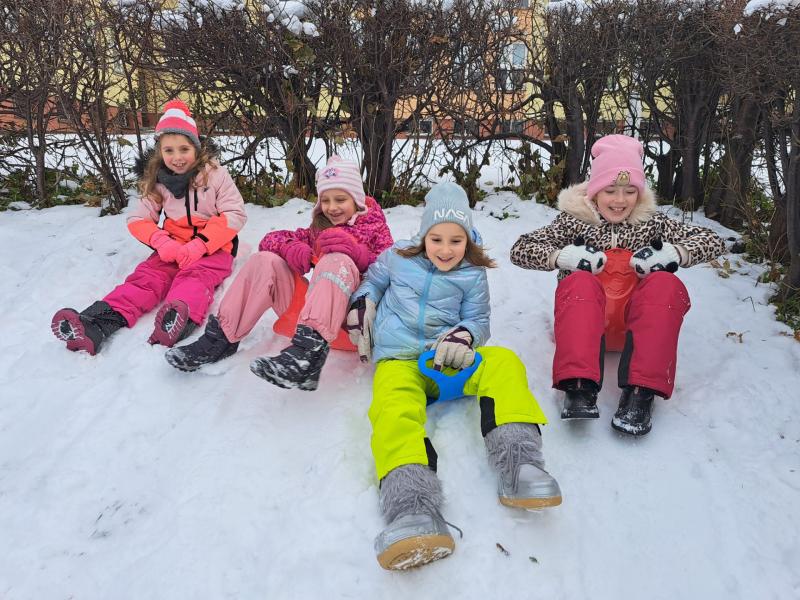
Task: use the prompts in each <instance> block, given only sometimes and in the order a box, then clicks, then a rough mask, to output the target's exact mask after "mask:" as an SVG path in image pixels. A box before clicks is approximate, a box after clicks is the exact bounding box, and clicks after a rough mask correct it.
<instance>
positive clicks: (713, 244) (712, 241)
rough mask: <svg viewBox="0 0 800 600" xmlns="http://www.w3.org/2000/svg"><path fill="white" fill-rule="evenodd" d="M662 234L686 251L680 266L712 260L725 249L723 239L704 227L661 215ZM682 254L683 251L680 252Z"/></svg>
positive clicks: (689, 265) (665, 238) (664, 238)
mask: <svg viewBox="0 0 800 600" xmlns="http://www.w3.org/2000/svg"><path fill="white" fill-rule="evenodd" d="M662 218H663V224H662V228H661V231H662V236H663V240H664V241H665V242H669V243H670V244H675V245H676V246H678V247H679V251H680V250H683V251H685V253H686V259H685V260H684V261H683V262H682V264H681V266H682V267H691V266H694V265H696V264H699V263H704V262H708V261H710V260H714V259H715V258H717V257H718V256H719V255H721V254H724V253H725V251H726V248H725V240H723V239H722V238H721V237H720V236H718V235H717V234H716V233H714V232H713V231H711V230H710V229H708V228H706V227H701V226H700V225H692V224H690V223H683V222H681V221H678V220H676V219H671V218H669V217H668V216H666V215H663V217H662ZM681 254H683V253H681Z"/></svg>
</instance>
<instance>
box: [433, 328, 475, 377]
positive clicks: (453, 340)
mask: <svg viewBox="0 0 800 600" xmlns="http://www.w3.org/2000/svg"><path fill="white" fill-rule="evenodd" d="M433 348H434V349H435V350H436V353H435V354H434V355H433V368H434V369H436V370H437V371H441V370H442V367H443V366H445V367H453V368H454V369H464V368H466V367H468V366H470V365H471V364H472V363H473V362H475V350H473V349H472V335H471V334H470V332H469V331H467V330H466V329H465V328H464V327H456V328H454V329H451V330H450V331H445V332H444V333H443V334H442V335H440V336H439V338H438V339H437V340H436V344H434V346H433Z"/></svg>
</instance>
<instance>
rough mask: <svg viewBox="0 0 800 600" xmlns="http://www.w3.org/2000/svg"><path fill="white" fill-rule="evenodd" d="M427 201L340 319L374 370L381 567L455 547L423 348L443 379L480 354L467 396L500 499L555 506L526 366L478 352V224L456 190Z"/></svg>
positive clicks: (482, 297) (482, 317)
mask: <svg viewBox="0 0 800 600" xmlns="http://www.w3.org/2000/svg"><path fill="white" fill-rule="evenodd" d="M425 201H426V202H425V212H424V213H423V216H422V223H421V225H420V229H419V234H418V235H417V237H415V238H414V239H412V240H405V241H401V242H398V243H396V244H395V245H394V246H393V247H392V248H390V249H389V250H386V251H384V252H383V253H382V254H381V255H380V256H379V257H378V259H377V261H375V263H373V264H372V266H370V268H369V270H368V271H367V275H366V279H365V281H364V282H363V283H362V284H361V286H359V288H358V289H357V290H356V292H355V293H354V294H353V296H352V304H351V307H350V311H349V313H348V315H347V329H348V331H349V332H350V338H351V340H352V341H353V343H354V344H356V345H357V346H358V349H359V354H360V355H361V357H362V360H368V359H369V357H370V356H371V357H372V359H373V360H374V361H375V362H376V363H377V367H376V370H375V379H374V382H373V399H372V405H371V406H370V409H369V418H370V421H371V422H372V452H373V455H374V457H375V464H376V469H377V474H378V480H379V481H380V505H381V510H382V512H383V515H384V518H385V520H386V523H387V527H386V528H385V529H384V530H383V531H382V532H381V533H380V534H379V535H378V537H377V538H376V540H375V550H376V553H377V557H378V562H379V563H380V564H381V566H382V567H384V568H386V569H406V568H409V567H413V566H417V565H421V564H424V563H427V562H430V561H432V560H436V559H438V558H443V557H445V556H447V555H449V554H450V553H451V552H452V551H453V549H454V547H455V544H454V542H453V537H452V536H451V535H450V532H449V530H448V528H447V522H446V521H445V520H444V517H443V516H442V513H441V510H440V506H441V504H442V489H441V484H440V482H439V479H438V478H437V476H436V458H437V457H436V451H435V450H434V448H433V445H432V444H431V441H430V440H429V439H428V438H427V437H426V435H425V419H426V415H425V407H426V405H427V398H428V397H429V396H431V397H435V396H437V395H438V389H437V386H436V384H435V383H434V382H433V380H431V379H430V378H428V377H426V376H425V375H423V374H422V373H421V372H420V370H419V368H418V366H417V359H418V357H419V355H420V354H421V353H422V352H424V351H425V350H428V349H430V348H433V349H435V355H434V358H433V364H434V368H435V369H437V370H443V371H444V372H445V373H447V374H452V373H455V372H456V371H457V370H458V369H462V368H466V367H468V366H470V365H472V363H473V362H474V358H475V352H476V351H479V352H480V354H481V357H482V358H483V360H482V362H481V363H480V365H479V366H478V368H477V370H476V371H475V372H474V373H473V374H472V375H471V376H470V378H469V379H467V382H466V384H465V385H464V395H469V396H477V397H478V398H479V401H480V409H481V431H482V433H483V437H484V440H485V442H486V447H487V450H488V451H489V457H490V462H491V464H492V466H493V467H494V468H495V469H496V471H497V474H498V495H499V498H500V502H501V503H503V504H505V505H507V506H515V507H521V508H542V507H547V506H555V505H557V504H560V503H561V490H560V489H559V487H558V483H557V482H556V480H555V479H553V477H552V476H550V475H549V474H548V473H547V472H546V471H545V470H544V460H543V458H542V452H541V432H540V430H539V424H543V423H546V422H547V419H546V418H545V416H544V414H543V413H542V411H541V409H540V408H539V405H538V404H537V402H536V399H535V398H534V397H533V394H531V392H530V390H529V389H528V380H527V376H526V373H525V367H524V366H523V364H522V362H521V361H520V360H519V358H518V357H517V355H516V354H514V353H513V352H512V351H511V350H508V349H505V348H499V347H486V346H483V344H485V343H486V341H487V340H488V339H489V312H490V311H489V287H488V283H487V278H486V269H487V268H491V267H494V266H495V264H494V261H492V260H491V259H490V258H489V257H488V256H487V255H486V254H485V252H484V250H483V248H482V246H481V239H480V236H479V235H478V233H477V231H475V229H473V226H472V211H471V210H470V207H469V202H468V201H467V195H466V193H465V192H464V190H463V189H462V188H461V187H459V186H458V185H456V184H454V183H440V184H438V185H436V186H434V187H433V188H431V190H430V192H428V194H427V195H426V196H425Z"/></svg>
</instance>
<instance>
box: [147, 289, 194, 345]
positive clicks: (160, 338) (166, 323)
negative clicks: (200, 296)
mask: <svg viewBox="0 0 800 600" xmlns="http://www.w3.org/2000/svg"><path fill="white" fill-rule="evenodd" d="M195 327H196V325H195V324H194V322H193V321H191V320H190V319H189V307H188V306H187V305H186V303H185V302H181V301H180V300H177V301H173V302H167V303H166V304H165V305H164V306H162V307H161V308H160V309H159V310H158V313H157V314H156V321H155V326H154V327H153V333H152V334H151V335H150V338H149V339H148V340H147V342H148V343H149V344H161V345H162V346H166V347H167V348H171V347H172V346H174V345H175V344H177V343H178V342H179V341H181V340H182V339H184V338H185V337H186V336H187V335H189V334H190V333H191V332H192V331H194V329H195Z"/></svg>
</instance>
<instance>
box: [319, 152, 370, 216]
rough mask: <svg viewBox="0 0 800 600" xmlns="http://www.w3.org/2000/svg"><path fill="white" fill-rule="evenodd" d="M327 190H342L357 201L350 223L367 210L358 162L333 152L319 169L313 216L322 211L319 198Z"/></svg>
mask: <svg viewBox="0 0 800 600" xmlns="http://www.w3.org/2000/svg"><path fill="white" fill-rule="evenodd" d="M326 190H342V191H344V192H347V193H348V194H349V195H350V197H351V198H352V199H353V200H354V201H355V203H356V213H355V214H354V215H353V217H352V218H351V219H350V222H349V223H348V224H349V225H352V224H353V222H355V220H356V217H358V216H359V215H363V214H364V213H366V212H367V204H366V194H365V193H364V182H363V181H362V180H361V170H360V169H359V168H358V165H357V164H356V163H354V162H351V161H349V160H344V159H343V158H342V157H340V156H338V155H336V154H333V155H332V156H331V157H330V158H329V159H328V163H327V164H326V165H325V166H324V167H322V168H321V169H317V203H316V204H315V205H314V210H313V211H312V215H313V216H316V215H318V214H319V213H321V212H322V207H321V206H320V201H319V199H320V198H321V197H322V193H323V192H324V191H326Z"/></svg>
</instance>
